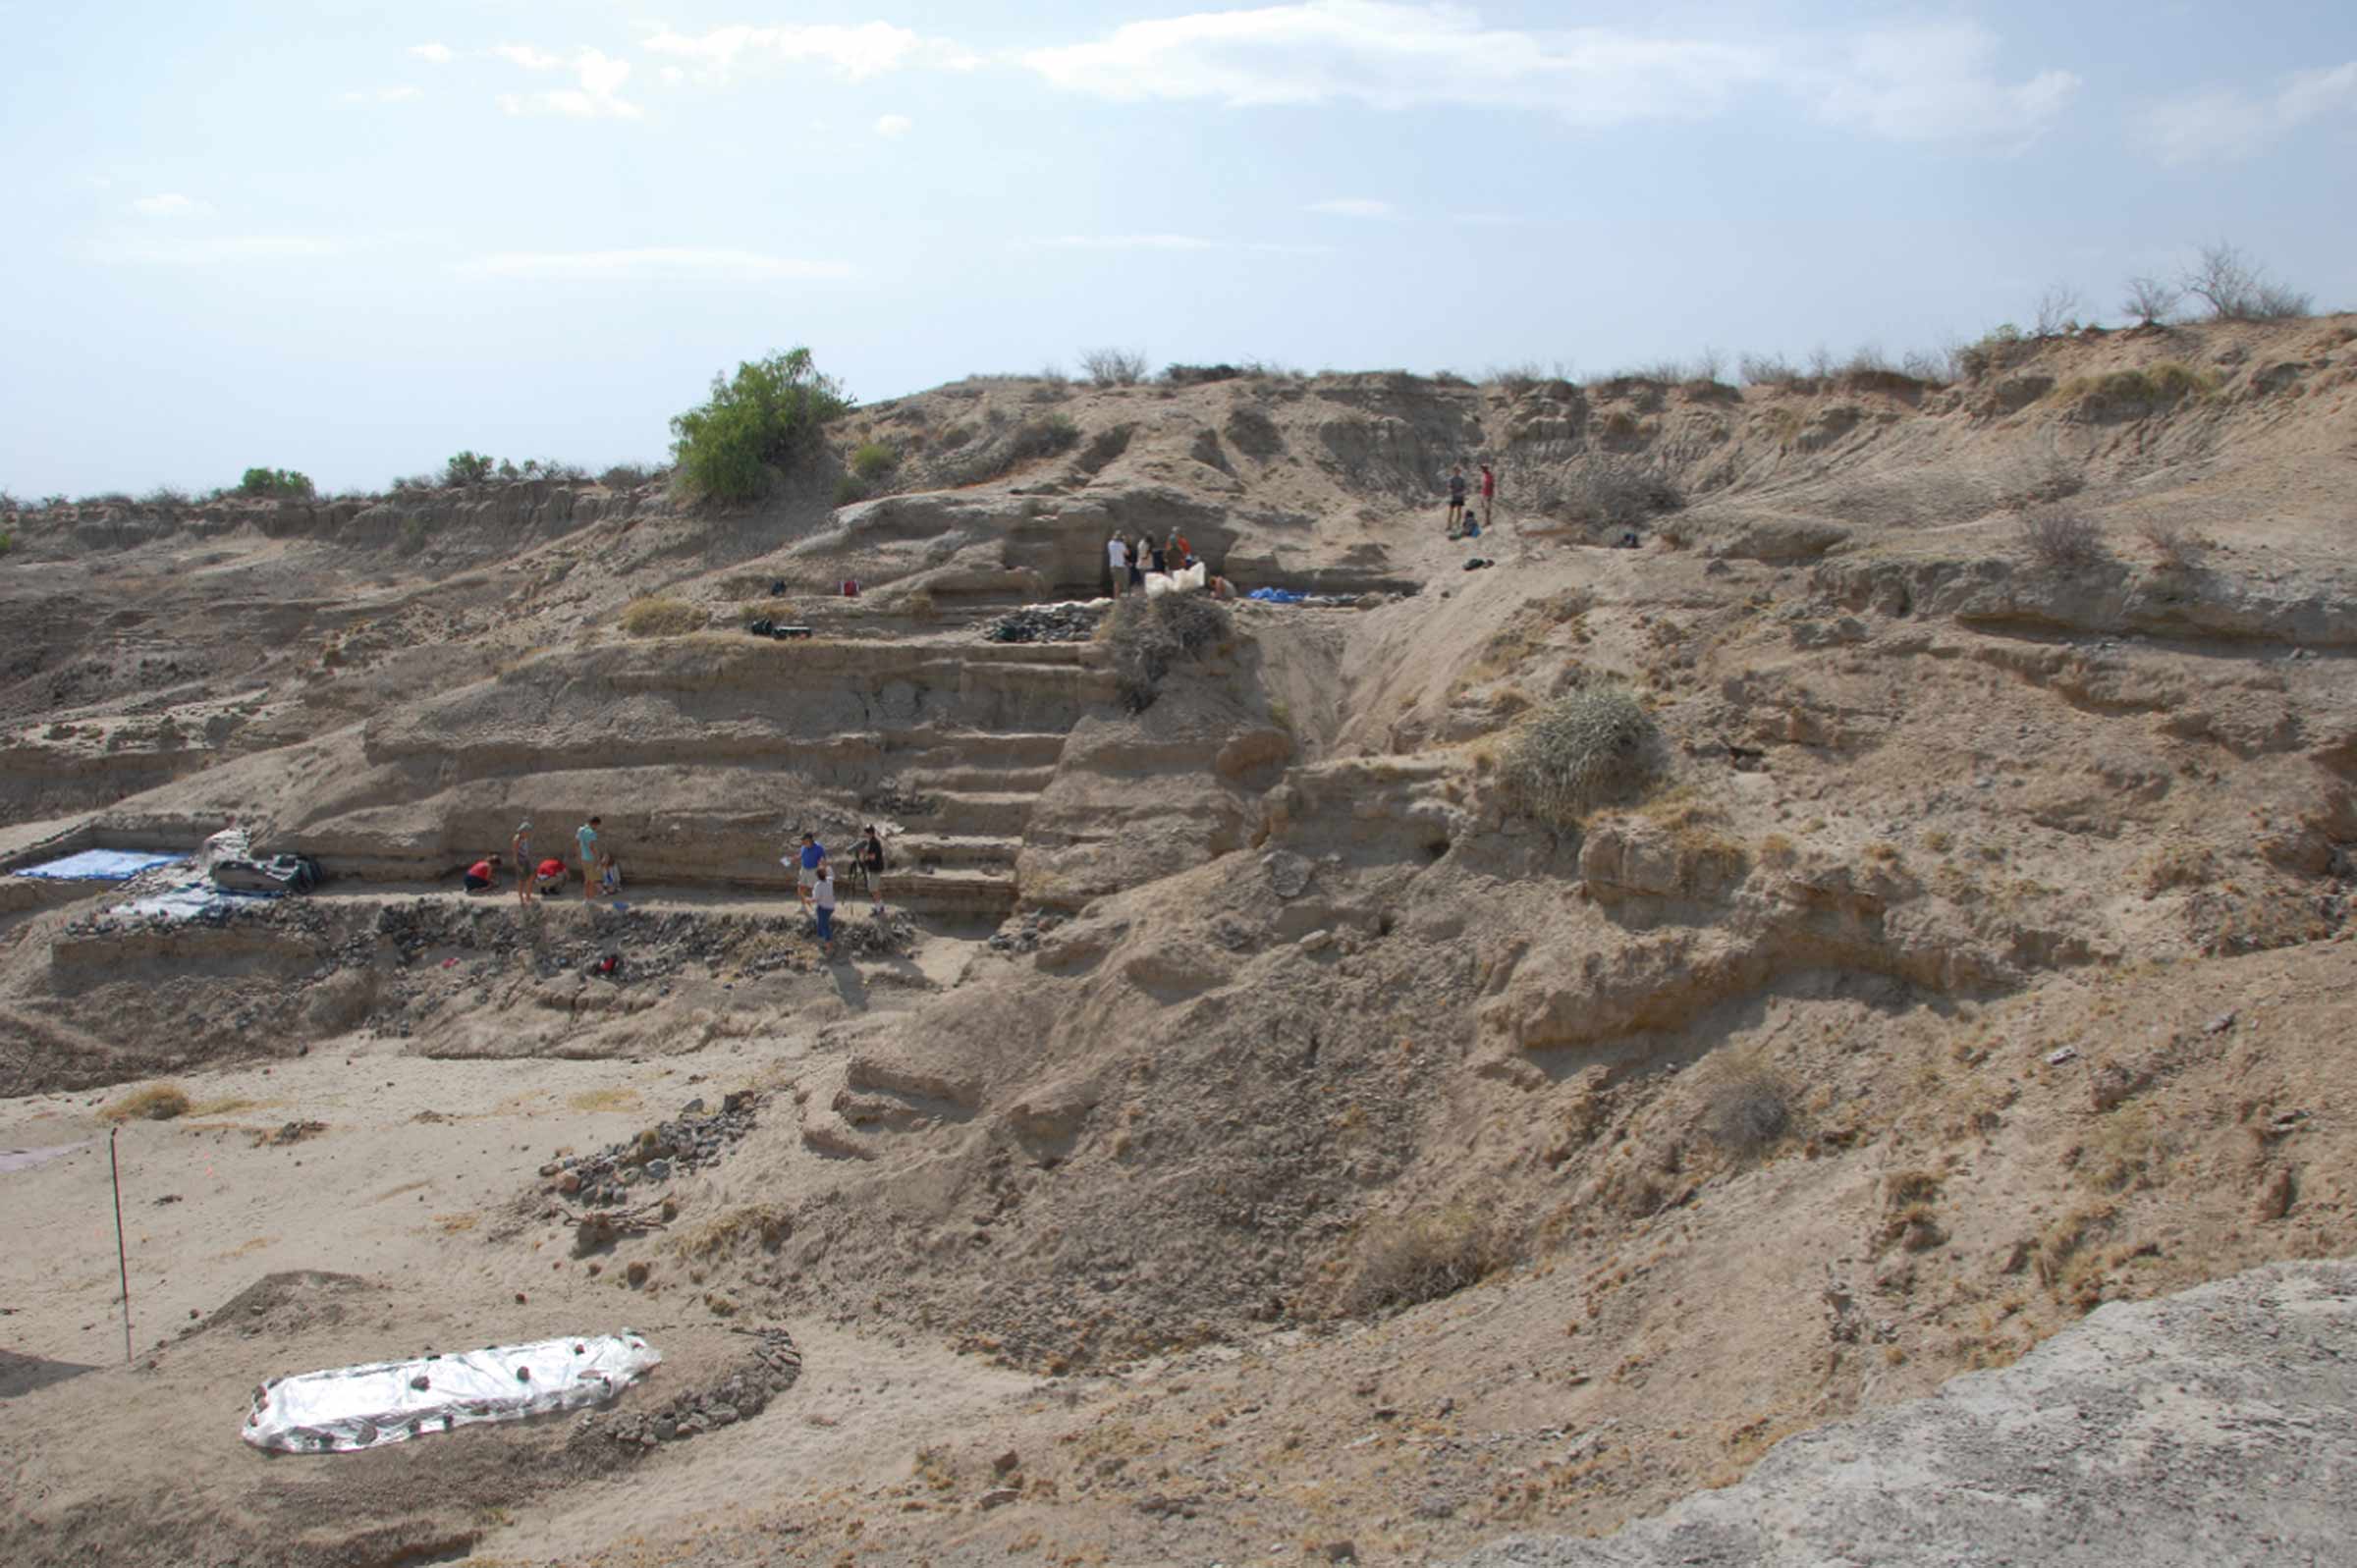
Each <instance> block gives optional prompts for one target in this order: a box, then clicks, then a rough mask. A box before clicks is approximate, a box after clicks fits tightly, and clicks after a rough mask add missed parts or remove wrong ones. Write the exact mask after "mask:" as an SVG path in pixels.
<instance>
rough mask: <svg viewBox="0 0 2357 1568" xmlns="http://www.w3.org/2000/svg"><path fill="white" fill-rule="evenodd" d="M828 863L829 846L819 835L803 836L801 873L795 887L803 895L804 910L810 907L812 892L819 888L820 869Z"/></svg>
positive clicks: (807, 834)
mask: <svg viewBox="0 0 2357 1568" xmlns="http://www.w3.org/2000/svg"><path fill="white" fill-rule="evenodd" d="M826 863H827V846H826V845H825V844H822V843H820V842H819V841H818V835H816V834H814V833H806V834H803V835H802V853H801V871H800V874H799V875H798V876H797V877H796V878H795V887H796V890H797V892H799V893H800V895H801V900H802V908H803V909H804V910H805V911H806V910H808V909H809V907H810V890H811V889H813V888H815V887H817V886H818V868H819V867H821V866H823V865H825V864H826Z"/></svg>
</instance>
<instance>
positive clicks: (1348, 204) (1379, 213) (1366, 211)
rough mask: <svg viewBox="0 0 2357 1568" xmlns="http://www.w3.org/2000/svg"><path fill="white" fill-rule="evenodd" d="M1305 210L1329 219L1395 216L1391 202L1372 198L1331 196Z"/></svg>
mask: <svg viewBox="0 0 2357 1568" xmlns="http://www.w3.org/2000/svg"><path fill="white" fill-rule="evenodd" d="M1303 210H1304V211H1307V212H1316V213H1322V214H1324V215H1325V216H1327V217H1329V218H1389V217H1391V216H1393V212H1392V204H1391V203H1390V202H1388V201H1377V200H1375V199H1374V198H1373V197H1370V196H1329V197H1327V198H1326V199H1325V200H1324V201H1313V202H1311V203H1310V204H1309V205H1308V206H1307V207H1306V208H1304V209H1303Z"/></svg>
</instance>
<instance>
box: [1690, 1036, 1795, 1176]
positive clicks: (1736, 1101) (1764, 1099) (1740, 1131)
mask: <svg viewBox="0 0 2357 1568" xmlns="http://www.w3.org/2000/svg"><path fill="white" fill-rule="evenodd" d="M1702 1130H1703V1132H1704V1133H1705V1134H1706V1135H1708V1136H1709V1138H1710V1140H1711V1141H1712V1142H1713V1143H1715V1144H1717V1145H1719V1146H1720V1147H1721V1148H1722V1149H1725V1150H1727V1151H1728V1152H1729V1153H1731V1154H1735V1155H1744V1156H1748V1155H1756V1154H1758V1153H1759V1152H1760V1151H1762V1150H1764V1149H1767V1148H1770V1147H1772V1146H1773V1145H1775V1144H1776V1143H1778V1142H1779V1141H1780V1140H1781V1139H1782V1138H1783V1136H1784V1134H1785V1133H1787V1132H1789V1131H1791V1130H1792V1091H1791V1086H1790V1085H1788V1084H1786V1083H1785V1082H1784V1080H1783V1078H1782V1077H1781V1075H1780V1074H1779V1073H1777V1072H1776V1070H1775V1069H1774V1068H1772V1067H1770V1066H1769V1065H1768V1064H1767V1063H1766V1062H1764V1061H1761V1060H1759V1059H1757V1058H1756V1057H1753V1056H1746V1057H1745V1058H1743V1059H1740V1060H1735V1061H1730V1062H1728V1063H1727V1065H1725V1066H1724V1067H1722V1068H1720V1069H1719V1070H1718V1071H1717V1072H1715V1073H1714V1074H1712V1075H1711V1077H1710V1078H1709V1079H1708V1081H1707V1083H1706V1085H1705V1087H1704V1089H1703V1092H1702Z"/></svg>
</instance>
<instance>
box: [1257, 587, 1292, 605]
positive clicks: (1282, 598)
mask: <svg viewBox="0 0 2357 1568" xmlns="http://www.w3.org/2000/svg"><path fill="white" fill-rule="evenodd" d="M1244 597H1245V598H1247V599H1257V600H1259V601H1260V602H1261V603H1262V604H1264V605H1297V604H1299V603H1300V602H1301V601H1302V600H1303V599H1304V598H1306V597H1307V595H1305V594H1298V593H1295V592H1293V590H1292V589H1290V588H1255V589H1253V590H1252V591H1251V592H1250V593H1248V594H1245V595H1244Z"/></svg>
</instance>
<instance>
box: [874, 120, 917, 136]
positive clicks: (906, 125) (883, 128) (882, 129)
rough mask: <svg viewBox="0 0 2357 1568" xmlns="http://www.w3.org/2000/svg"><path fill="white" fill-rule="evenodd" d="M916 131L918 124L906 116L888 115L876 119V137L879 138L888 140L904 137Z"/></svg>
mask: <svg viewBox="0 0 2357 1568" xmlns="http://www.w3.org/2000/svg"><path fill="white" fill-rule="evenodd" d="M915 129H916V122H915V121H913V120H911V119H909V118H908V117H907V116H906V115H904V114H887V115H879V116H877V117H876V135H879V136H884V137H887V138H890V137H893V136H904V135H907V134H908V133H909V132H911V131H913V130H915Z"/></svg>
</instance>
